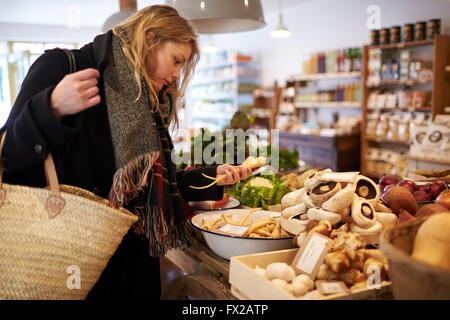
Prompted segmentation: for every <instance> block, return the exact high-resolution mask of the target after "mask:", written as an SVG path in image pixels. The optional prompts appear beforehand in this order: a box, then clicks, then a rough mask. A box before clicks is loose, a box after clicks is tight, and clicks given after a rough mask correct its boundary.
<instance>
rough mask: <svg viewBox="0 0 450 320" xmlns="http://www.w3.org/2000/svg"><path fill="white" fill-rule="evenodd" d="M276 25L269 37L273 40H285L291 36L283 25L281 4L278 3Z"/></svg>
mask: <svg viewBox="0 0 450 320" xmlns="http://www.w3.org/2000/svg"><path fill="white" fill-rule="evenodd" d="M278 10H279V13H278V25H277V27H276V28H275V30H273V31H272V32H271V33H270V35H271V36H272V37H274V38H287V37H289V36H290V35H291V32H290V31H289V30H288V28H287V27H286V26H285V25H284V23H283V16H282V15H281V2H280V1H278Z"/></svg>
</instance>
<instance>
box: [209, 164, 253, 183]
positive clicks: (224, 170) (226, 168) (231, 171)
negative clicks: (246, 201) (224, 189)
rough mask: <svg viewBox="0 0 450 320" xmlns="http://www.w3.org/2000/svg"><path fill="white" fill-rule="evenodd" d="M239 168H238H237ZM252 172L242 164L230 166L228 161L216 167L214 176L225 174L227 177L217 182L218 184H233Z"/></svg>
mask: <svg viewBox="0 0 450 320" xmlns="http://www.w3.org/2000/svg"><path fill="white" fill-rule="evenodd" d="M238 168H239V170H237V169H238ZM251 173H252V169H250V168H247V167H243V166H232V165H229V164H228V163H225V164H222V165H220V166H218V167H217V173H216V177H218V176H221V175H226V176H227V177H226V178H225V179H223V180H220V181H219V182H217V185H218V186H223V185H229V184H234V183H236V182H238V181H240V180H245V179H247V177H248V176H249V175H250V174H251Z"/></svg>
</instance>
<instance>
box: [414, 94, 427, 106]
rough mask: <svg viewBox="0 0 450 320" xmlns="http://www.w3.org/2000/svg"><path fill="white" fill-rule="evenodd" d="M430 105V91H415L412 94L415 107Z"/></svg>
mask: <svg viewBox="0 0 450 320" xmlns="http://www.w3.org/2000/svg"><path fill="white" fill-rule="evenodd" d="M427 105H428V92H426V91H414V92H413V94H412V104H411V106H412V107H414V108H420V107H425V106H427Z"/></svg>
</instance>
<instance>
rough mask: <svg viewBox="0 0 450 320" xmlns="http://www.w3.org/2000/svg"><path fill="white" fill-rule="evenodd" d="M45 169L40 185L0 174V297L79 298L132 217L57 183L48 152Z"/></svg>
mask: <svg viewBox="0 0 450 320" xmlns="http://www.w3.org/2000/svg"><path fill="white" fill-rule="evenodd" d="M4 139H5V135H3V137H2V140H1V144H0V169H1V168H2V167H1V149H3V143H4ZM45 171H46V175H47V182H48V183H49V186H50V188H46V189H41V188H32V187H26V186H18V185H8V184H3V185H2V183H1V175H0V300H1V299H64V300H69V299H84V298H85V297H86V296H87V294H88V292H89V291H90V290H91V288H92V287H93V286H94V284H95V283H96V282H97V280H98V279H99V277H100V275H101V273H102V271H103V269H104V268H105V267H106V265H107V263H108V261H109V259H110V258H111V256H112V255H113V254H114V252H115V250H116V248H117V246H118V245H119V244H120V242H121V241H122V238H123V236H124V235H125V234H126V233H127V231H128V229H129V228H130V227H131V225H132V224H133V223H135V222H136V221H137V219H138V218H137V216H135V215H133V214H131V213H130V212H129V211H127V210H125V209H123V208H121V209H120V210H116V209H113V208H111V207H109V206H108V201H107V200H105V199H103V198H100V197H98V196H96V195H95V194H93V193H91V192H88V191H85V190H83V189H80V188H76V187H72V186H65V185H58V182H57V176H56V170H55V167H54V163H53V160H52V157H51V155H49V157H48V158H47V159H46V160H45Z"/></svg>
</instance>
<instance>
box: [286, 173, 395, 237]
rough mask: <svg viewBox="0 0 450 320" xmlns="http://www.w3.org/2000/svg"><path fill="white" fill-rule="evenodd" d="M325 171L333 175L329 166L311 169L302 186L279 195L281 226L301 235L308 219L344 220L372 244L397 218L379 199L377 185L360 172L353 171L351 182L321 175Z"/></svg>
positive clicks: (352, 229) (353, 230) (334, 224)
mask: <svg viewBox="0 0 450 320" xmlns="http://www.w3.org/2000/svg"><path fill="white" fill-rule="evenodd" d="M327 173H329V174H331V175H330V176H331V177H332V176H333V175H332V173H333V172H332V171H331V170H330V169H325V170H323V171H315V172H313V173H312V174H311V175H310V177H308V178H307V179H306V180H305V182H304V187H303V188H301V189H298V190H295V191H292V192H290V193H288V194H286V195H285V196H284V197H283V198H282V199H281V204H282V205H283V206H284V207H285V209H284V210H283V211H282V212H281V217H282V225H283V227H284V228H286V229H287V230H288V231H291V232H292V231H294V232H296V234H298V235H299V239H302V238H304V237H305V236H306V233H307V225H308V223H309V222H310V221H311V220H316V221H321V220H325V221H327V222H328V223H329V224H330V225H331V226H333V227H334V226H337V225H338V223H340V224H344V223H348V227H349V229H350V231H352V232H357V233H359V234H361V235H362V236H363V237H364V238H365V240H366V241H367V242H368V243H370V244H376V243H377V241H378V235H379V234H380V233H381V231H382V230H383V229H385V228H389V227H392V226H393V225H395V224H396V222H397V216H396V215H395V214H394V213H391V211H390V209H389V208H387V207H386V206H384V205H383V203H382V202H381V201H380V192H379V188H378V186H377V185H376V184H375V183H374V182H373V181H372V180H371V179H369V178H367V177H365V176H362V175H358V174H353V178H352V179H351V182H344V181H337V180H333V179H331V180H330V179H327V178H324V177H325V176H326V175H325V174H327ZM338 180H339V179H338Z"/></svg>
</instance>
